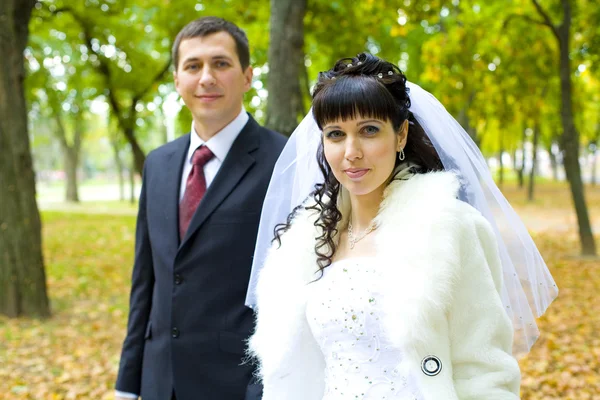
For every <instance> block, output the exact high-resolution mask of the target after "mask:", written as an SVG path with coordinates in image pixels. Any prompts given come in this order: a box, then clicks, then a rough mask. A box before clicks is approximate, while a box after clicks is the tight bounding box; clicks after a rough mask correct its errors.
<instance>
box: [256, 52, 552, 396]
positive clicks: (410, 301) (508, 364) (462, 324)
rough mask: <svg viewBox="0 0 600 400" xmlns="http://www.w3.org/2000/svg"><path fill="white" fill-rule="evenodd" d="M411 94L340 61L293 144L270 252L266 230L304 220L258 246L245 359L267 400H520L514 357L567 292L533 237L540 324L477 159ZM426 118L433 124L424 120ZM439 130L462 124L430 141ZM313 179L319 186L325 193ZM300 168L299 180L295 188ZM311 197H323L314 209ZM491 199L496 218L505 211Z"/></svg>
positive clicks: (275, 193) (268, 210) (389, 71)
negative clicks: (252, 325)
mask: <svg viewBox="0 0 600 400" xmlns="http://www.w3.org/2000/svg"><path fill="white" fill-rule="evenodd" d="M409 85H410V84H408V83H407V81H406V78H405V76H404V75H403V74H402V72H401V71H400V70H399V69H398V68H397V67H396V66H394V65H393V64H391V63H389V62H386V61H384V60H382V59H379V58H377V57H375V56H373V55H370V54H367V53H363V54H359V55H358V56H357V57H355V58H352V59H342V60H340V61H338V62H337V63H336V64H335V66H334V67H333V68H332V69H331V70H330V71H327V72H325V73H321V74H320V75H319V80H318V83H317V86H316V88H315V90H314V93H313V108H312V116H310V115H309V116H308V117H307V118H308V121H304V122H303V124H301V126H300V127H299V128H298V130H297V131H296V132H295V133H294V136H292V139H290V143H289V144H288V147H289V146H292V147H293V151H294V152H296V155H295V156H293V157H292V162H291V163H289V165H287V164H285V162H284V161H282V159H280V162H278V165H279V167H280V168H279V171H283V172H282V174H281V175H279V176H278V175H277V174H278V172H277V171H278V170H277V167H276V172H275V174H274V176H273V179H272V181H271V186H270V189H269V192H270V193H271V198H270V199H269V194H268V195H267V200H266V202H265V206H264V209H263V220H262V221H263V222H262V224H263V225H262V226H261V235H262V237H263V238H262V242H265V240H264V238H265V234H264V232H265V231H264V229H265V228H267V229H272V225H270V223H269V218H271V219H272V217H273V215H278V214H281V212H280V211H278V210H281V204H282V203H286V201H288V200H289V201H291V202H292V203H294V200H293V199H291V200H290V198H291V197H290V196H292V194H291V193H296V194H294V195H293V196H296V197H297V198H298V201H297V203H296V204H292V206H296V205H298V204H300V203H302V204H301V205H300V206H298V207H295V208H294V210H293V211H292V212H291V213H290V214H289V215H288V216H287V219H282V220H281V221H278V222H284V221H286V222H285V223H282V224H279V225H277V227H276V229H275V239H274V240H273V243H272V245H271V246H270V249H269V250H268V252H267V253H266V257H265V256H264V255H263V256H262V257H261V254H260V251H261V250H260V242H261V236H260V235H259V248H257V256H258V257H257V260H255V261H256V262H255V266H256V267H255V268H256V270H253V276H254V278H255V279H254V280H253V282H251V285H250V286H251V289H250V290H251V292H250V297H252V298H253V297H254V296H255V300H253V299H251V300H250V303H251V304H252V305H256V310H257V320H256V322H257V323H256V331H255V333H254V335H253V336H252V337H251V338H250V341H249V352H250V354H251V355H252V356H253V357H254V358H255V359H256V360H257V361H258V364H259V376H260V378H261V379H262V382H263V385H264V397H263V399H264V400H292V399H298V400H300V399H302V400H337V399H340V400H341V399H377V400H382V399H406V400H408V399H411V400H417V399H418V400H440V399H444V400H451V399H461V400H464V399H473V400H483V399H486V400H487V399H502V400H503V399H507V400H508V399H518V398H519V386H520V371H519V365H518V363H517V360H516V358H515V356H514V355H513V350H515V349H514V348H513V342H514V343H515V346H514V347H515V348H516V347H518V348H523V347H524V348H525V350H528V349H529V347H530V346H531V344H532V343H533V341H534V340H535V338H536V337H537V330H536V328H535V321H534V317H533V313H536V314H540V312H543V311H544V310H545V307H547V305H548V304H549V303H550V302H551V301H552V299H553V298H554V297H555V296H556V286H555V285H554V282H553V281H552V277H551V276H550V275H549V273H548V271H547V269H546V267H545V264H544V263H543V261H542V260H541V258H539V253H538V252H537V249H535V245H533V242H532V241H531V238H529V236H528V235H526V232H525V235H526V239H528V240H529V241H528V242H527V241H526V242H525V243H526V246H529V247H528V248H527V249H526V251H529V253H531V254H533V257H534V258H536V257H537V259H536V260H535V261H536V262H537V264H536V265H537V267H538V268H537V269H534V270H533V272H531V271H532V269H531V268H530V269H529V273H530V274H537V275H536V276H535V278H539V277H540V276H541V277H542V278H543V279H542V280H540V279H538V280H536V281H535V282H534V285H535V286H537V285H538V283H539V284H540V285H542V286H543V288H542V289H540V288H535V289H536V290H537V291H536V293H534V294H533V296H534V297H535V296H537V297H536V301H538V303H539V304H543V305H542V306H540V308H539V309H536V310H531V309H530V308H529V305H528V304H527V303H528V302H527V300H528V299H527V296H526V295H525V290H523V288H522V287H521V282H522V279H523V274H522V272H523V269H522V268H521V266H519V265H517V263H516V262H515V260H514V259H515V257H514V256H513V258H512V259H511V258H510V257H508V256H506V254H508V251H511V249H512V247H510V246H509V247H510V248H508V247H504V242H503V241H502V240H500V239H499V238H501V232H500V229H501V228H502V227H498V226H494V225H493V224H492V223H490V220H491V221H496V220H495V219H494V218H493V217H490V218H486V217H485V216H484V215H482V212H484V213H487V214H489V215H491V214H490V209H489V207H488V206H489V203H488V202H486V198H485V196H482V193H480V192H481V190H482V189H481V188H482V184H481V183H480V182H481V181H482V179H472V178H471V177H470V176H468V171H472V170H469V169H468V168H466V167H464V168H463V166H464V165H467V164H468V165H469V166H470V165H472V164H473V163H474V162H475V161H473V160H476V161H479V159H480V158H481V154H480V153H479V151H478V150H476V148H475V147H474V146H473V147H468V151H475V153H473V154H474V155H466V156H465V153H467V150H465V148H464V147H458V149H459V150H456V149H457V147H453V146H457V143H452V141H455V140H457V139H456V138H453V136H452V135H454V133H453V131H452V130H453V129H454V130H456V129H459V128H456V126H455V125H452V124H455V121H454V120H453V119H451V117H449V116H448V115H447V113H446V112H445V110H444V109H443V107H442V106H441V105H439V103H437V101H436V100H435V99H434V98H433V97H432V96H431V95H429V94H428V93H426V92H425V91H423V90H422V89H420V88H419V87H418V86H416V85H410V86H409ZM417 103H418V104H417ZM426 103H428V104H432V105H433V106H432V107H431V108H429V109H428V110H429V111H427V112H425V113H421V114H420V115H419V114H418V113H416V112H415V110H417V109H418V107H419V106H424V105H425V104H426ZM421 109H423V108H421ZM425 109H427V108H425ZM436 113H437V114H436ZM439 115H441V116H443V118H450V120H449V121H451V122H449V123H448V125H443V126H442V129H434V128H432V127H433V126H435V125H434V124H433V123H432V121H435V120H436V119H439V118H438V116H439ZM312 117H314V121H313V120H312ZM443 118H442V119H440V121H442V123H444V122H443V121H445V120H444V119H443ZM315 122H316V126H314V123H315ZM438 122H439V121H438ZM311 123H312V126H311ZM456 125H458V124H456ZM462 132H463V133H464V131H462ZM434 135H435V137H434ZM440 138H441V139H440ZM444 138H445V140H450V144H448V145H445V146H443V148H442V147H440V146H439V143H440V140H444ZM434 140H436V142H435V143H433V141H434ZM435 144H437V146H436V145H435ZM473 148H474V149H475V150H473ZM311 153H312V154H311ZM315 153H316V154H315ZM284 154H285V150H284ZM298 154H299V156H297V155H298ZM303 154H308V156H307V158H306V157H305V159H304V161H303V159H302V157H303V156H302V155H303ZM461 157H462V158H461ZM464 157H467V158H466V161H467V163H466V164H465V160H464V159H463V158H464ZM282 158H285V156H284V155H282ZM302 162H305V163H306V166H307V167H306V168H305V167H304V164H302ZM281 163H284V164H281ZM315 165H316V166H317V167H318V169H319V170H320V174H321V176H320V177H318V176H315V177H314V179H313V175H314V173H311V168H312V171H313V172H314V170H315ZM290 166H293V167H294V168H295V172H294V174H295V177H294V178H293V180H291V181H289V180H288V181H287V182H286V179H285V176H286V175H285V174H286V173H288V172H289V167H290ZM485 171H487V170H485ZM278 182H279V183H278ZM298 182H304V183H298ZM306 182H309V185H308V186H310V187H311V188H312V189H311V190H312V192H311V193H310V196H308V198H306V200H305V201H303V202H302V200H304V197H305V196H306V193H304V194H303V193H302V189H301V186H304V187H306V186H307V184H306ZM487 182H488V184H489V181H487ZM315 184H316V185H315ZM491 185H492V186H493V187H492V186H491V187H492V189H491V192H490V193H492V194H493V195H494V196H496V198H498V199H499V200H498V201H497V202H496V203H493V204H504V203H506V200H505V199H504V197H502V195H501V194H499V192H498V191H497V188H496V187H495V185H493V183H492V184H491ZM478 190H479V192H478ZM286 196H287V197H286ZM293 196H292V197H293ZM282 197H284V198H286V200H282ZM488 197H489V196H488ZM482 199H483V200H482ZM270 202H271V203H270ZM506 204H507V203H506ZM273 205H279V206H278V207H273ZM283 209H286V207H285V206H284V207H283ZM480 211H481V212H480ZM492 211H493V210H492ZM510 211H512V210H510ZM288 212H289V208H288V209H287V211H286V212H285V214H287V213H288ZM517 227H518V228H519V229H521V230H519V231H518V232H519V234H521V235H522V234H523V232H522V226H520V225H518V226H517ZM271 232H273V231H272V230H271ZM499 246H500V247H499ZM532 249H533V250H532ZM514 254H515V253H514V252H512V253H511V255H514ZM262 259H264V264H263V263H262ZM511 260H512V261H511ZM257 263H260V265H264V266H263V268H262V269H261V270H260V272H258V267H260V265H258V266H257ZM526 278H528V279H530V280H531V275H529V276H527V277H526ZM523 306H527V307H523ZM517 307H518V309H517ZM513 308H514V309H513ZM542 308H543V309H542ZM513 310H514V311H513ZM524 310H525V311H524Z"/></svg>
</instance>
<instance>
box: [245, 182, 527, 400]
mask: <svg viewBox="0 0 600 400" xmlns="http://www.w3.org/2000/svg"><path fill="white" fill-rule="evenodd" d="M457 190H458V180H457V178H456V176H455V175H454V174H452V173H450V172H435V173H428V174H417V175H415V176H413V177H411V178H410V179H407V180H396V181H392V183H390V185H389V186H388V188H387V189H386V191H385V193H384V200H383V202H382V205H381V208H380V211H379V213H378V215H377V217H376V218H377V223H378V225H379V227H378V229H377V230H376V231H375V232H374V234H375V235H376V237H375V242H376V243H377V249H376V252H377V254H378V256H379V257H380V258H381V259H382V260H384V262H383V263H382V264H378V268H382V269H383V272H384V274H385V275H384V276H387V277H389V278H387V279H385V283H384V285H385V286H384V290H383V294H382V296H383V298H382V301H381V304H382V307H383V314H384V315H385V319H384V321H383V326H384V331H385V332H384V333H385V334H386V335H387V336H388V337H389V339H390V340H391V342H392V343H393V344H394V346H396V347H397V348H398V349H399V350H402V351H403V353H404V355H405V358H404V359H403V360H402V364H401V365H399V368H402V369H405V368H408V369H410V370H411V371H412V372H413V373H414V376H416V377H417V381H418V382H417V384H418V385H419V388H420V390H421V393H422V395H423V398H424V399H425V400H455V399H459V400H467V399H469V400H514V399H518V398H519V386H520V371H519V365H518V363H517V361H516V359H515V358H513V356H512V355H511V348H512V338H513V328H512V324H511V322H510V320H509V318H508V316H507V314H506V313H505V312H504V309H503V306H502V302H501V299H500V295H499V291H500V287H501V285H502V270H501V265H500V259H499V256H498V251H497V245H496V241H495V238H494V235H493V232H492V229H491V227H490V225H489V223H488V222H487V220H486V219H485V218H484V217H483V216H482V215H481V214H480V213H479V212H478V211H477V210H475V209H474V208H472V207H471V206H469V205H467V204H466V203H463V202H461V201H460V200H458V199H457V198H456V197H457ZM340 204H341V206H340V208H341V211H342V215H343V216H344V217H343V219H342V222H341V223H340V224H343V223H344V222H345V218H347V216H348V209H347V207H346V206H344V202H343V201H342V202H340ZM344 208H346V209H344ZM315 219H316V212H315V211H309V210H305V209H302V211H301V212H299V213H298V214H297V215H296V217H295V218H294V220H293V222H292V226H291V228H290V230H289V231H288V232H286V233H284V234H283V236H282V244H281V247H278V246H277V245H274V246H273V248H272V249H271V250H270V253H269V255H268V257H267V261H266V262H265V266H264V268H263V270H262V271H261V273H260V277H259V281H258V285H257V321H256V322H257V324H256V331H255V333H254V335H253V336H252V337H251V338H250V340H249V353H250V355H252V356H253V357H255V358H256V359H257V360H258V362H259V376H260V378H261V379H262V382H263V385H264V397H263V400H321V399H322V397H323V391H324V386H325V382H324V368H325V364H324V357H323V354H322V352H321V350H320V348H319V347H318V345H317V343H316V341H315V339H314V338H313V336H312V333H311V331H310V328H309V325H308V322H307V319H306V315H305V311H306V307H305V306H306V300H307V298H306V293H307V286H308V285H310V283H309V282H311V281H313V280H314V279H315V278H316V277H318V276H319V275H315V271H316V269H317V264H316V254H315V237H317V236H318V235H319V232H318V231H317V229H319V228H317V227H315V226H314V221H315ZM430 356H434V359H435V360H436V361H434V362H433V363H431V362H430V363H429V364H427V360H428V359H429V360H430V358H429V357H430ZM438 364H439V365H438Z"/></svg>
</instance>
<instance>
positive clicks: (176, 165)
mask: <svg viewBox="0 0 600 400" xmlns="http://www.w3.org/2000/svg"><path fill="white" fill-rule="evenodd" d="M180 142H181V143H180V145H179V146H176V147H175V148H174V149H173V150H172V151H171V152H170V153H168V154H167V155H166V156H165V162H164V164H163V165H164V168H162V169H161V170H162V171H163V173H162V176H161V178H160V182H161V183H162V185H161V190H164V192H162V193H160V194H159V195H160V196H161V197H163V198H164V199H165V202H164V208H163V213H164V216H163V228H164V229H165V231H166V235H165V237H166V238H167V240H168V243H167V248H168V249H169V251H173V252H176V251H177V248H178V247H179V190H180V187H179V186H180V185H181V171H182V168H183V162H184V161H185V157H186V155H187V150H188V148H189V146H190V135H189V134H188V135H187V136H186V138H185V139H182V140H180Z"/></svg>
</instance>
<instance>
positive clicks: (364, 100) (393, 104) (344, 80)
mask: <svg viewBox="0 0 600 400" xmlns="http://www.w3.org/2000/svg"><path fill="white" fill-rule="evenodd" d="M410 104H411V103H410V97H409V89H408V88H407V87H406V76H404V74H403V73H402V71H401V70H400V69H399V68H398V67H397V66H395V65H394V64H392V63H389V62H387V61H385V60H382V59H381V58H379V57H376V56H374V55H372V54H369V53H361V54H358V55H357V56H356V57H354V58H343V59H341V60H339V61H338V62H336V63H335V66H334V67H333V68H332V69H330V70H329V71H326V72H321V73H319V79H318V82H317V84H316V86H315V88H314V91H313V103H312V108H313V115H314V117H315V121H316V122H317V125H318V126H319V129H321V130H322V129H323V126H325V125H326V124H327V123H330V122H334V121H339V120H342V121H346V120H349V119H354V118H357V117H359V116H360V117H363V118H374V119H379V120H382V121H390V122H391V124H392V127H393V128H394V131H396V132H399V131H400V127H401V125H402V123H403V122H404V121H405V120H406V119H408V121H409V128H408V137H407V142H406V146H405V147H404V155H405V159H404V160H403V161H400V160H399V159H398V157H396V165H395V167H397V166H398V165H399V164H400V163H401V162H402V163H411V164H416V165H418V166H419V168H415V171H414V172H416V173H426V172H430V171H440V170H443V169H444V167H443V165H442V162H441V160H440V158H439V156H438V154H437V152H436V151H435V148H434V147H433V145H432V144H431V141H430V140H429V138H428V137H427V135H426V134H425V131H424V130H423V128H422V127H421V126H420V125H419V123H418V122H417V120H416V119H415V117H414V116H413V114H412V113H411V112H410V111H409V107H410ZM317 161H318V163H319V168H320V169H321V172H322V173H323V177H324V178H325V181H324V182H323V183H319V184H317V185H315V190H314V191H313V192H312V193H311V196H312V197H313V198H314V200H315V202H316V204H315V205H313V206H310V207H307V209H312V210H316V211H318V212H319V218H318V220H317V221H316V222H315V226H318V227H319V228H321V231H322V234H321V235H320V236H319V237H317V238H316V242H317V243H316V245H315V252H316V254H317V264H318V266H319V269H320V271H321V273H323V270H324V269H325V268H327V267H328V266H329V265H331V262H332V261H331V260H332V258H333V255H334V254H335V251H336V247H337V246H336V242H335V241H334V238H335V236H336V235H337V233H338V223H339V222H340V220H341V219H342V214H341V212H340V210H339V209H338V207H337V200H338V194H339V191H340V183H339V181H338V180H337V179H336V178H335V176H334V175H333V172H332V171H331V167H330V166H329V164H328V163H327V160H326V159H325V154H324V151H323V141H322V140H321V144H320V146H319V150H318V152H317ZM301 207H302V206H299V207H296V209H294V211H292V212H291V213H290V215H289V216H288V218H287V221H286V223H283V224H279V225H277V226H276V227H275V232H274V234H275V238H274V239H273V241H277V242H278V243H279V244H281V235H282V234H283V233H284V232H285V231H287V230H288V229H289V228H290V225H291V222H292V219H293V218H294V216H295V214H296V211H297V210H298V209H299V208H301Z"/></svg>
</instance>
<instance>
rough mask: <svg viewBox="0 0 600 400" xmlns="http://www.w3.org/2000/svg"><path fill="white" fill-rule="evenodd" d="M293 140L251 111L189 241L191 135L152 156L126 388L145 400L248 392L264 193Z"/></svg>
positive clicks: (215, 398)
mask: <svg viewBox="0 0 600 400" xmlns="http://www.w3.org/2000/svg"><path fill="white" fill-rule="evenodd" d="M285 140H286V139H285V137H284V136H282V135H280V134H278V133H275V132H272V131H269V130H267V129H265V128H262V127H261V126H260V125H258V124H257V123H256V121H255V120H254V119H253V118H252V117H250V120H249V121H248V123H247V124H246V126H245V127H244V128H243V129H242V131H241V132H240V134H239V136H238V138H237V139H236V140H235V142H234V143H233V145H232V147H231V149H230V151H229V153H228V154H227V157H226V158H225V160H224V161H223V164H222V165H221V168H220V169H219V172H218V174H217V176H216V177H215V178H214V180H213V182H212V183H211V185H210V186H209V188H208V190H207V192H206V194H205V196H204V198H203V199H202V202H201V203H200V205H199V206H198V209H197V210H196V213H195V214H194V216H193V218H192V220H191V222H190V226H189V229H188V232H187V234H186V236H185V237H184V238H183V240H181V242H180V240H179V238H178V236H179V235H178V204H179V186H180V182H181V173H182V167H183V162H184V159H185V156H186V154H187V151H188V147H189V143H190V135H189V134H188V135H185V136H183V137H181V138H179V139H176V140H174V141H173V142H170V143H167V144H166V145H164V146H162V147H160V148H158V149H156V150H154V151H153V152H151V153H150V154H149V155H148V157H147V160H146V164H145V166H144V173H143V183H142V191H141V195H140V202H139V214H138V219H137V228H136V245H135V263H134V266H133V276H132V288H131V298H130V311H129V323H128V327H127V336H126V338H125V341H124V343H123V350H122V354H121V363H120V367H119V375H118V378H117V385H116V388H117V390H120V391H124V392H130V393H141V396H142V397H143V400H170V398H171V397H170V396H171V393H172V391H173V390H175V392H176V394H177V399H178V400H243V399H244V398H245V393H246V390H247V386H248V383H249V381H250V379H251V376H252V373H253V367H252V366H251V365H247V364H245V365H240V364H241V363H242V359H243V358H244V350H245V339H247V338H248V336H249V335H250V333H251V331H252V329H253V323H254V321H253V313H252V310H250V309H249V308H247V307H245V306H244V300H245V296H246V290H247V286H248V279H249V276H250V268H251V265H252V256H253V253H254V245H255V242H256V234H257V231H258V223H259V219H260V212H261V208H262V203H263V199H264V196H265V193H266V190H267V186H268V185H269V180H270V178H271V173H272V170H273V166H274V165H275V161H276V160H277V158H278V156H279V153H280V152H281V150H282V149H283V146H284V145H285ZM251 391H253V389H251ZM255 396H256V395H255ZM249 397H252V396H249ZM252 400H254V399H252Z"/></svg>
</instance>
